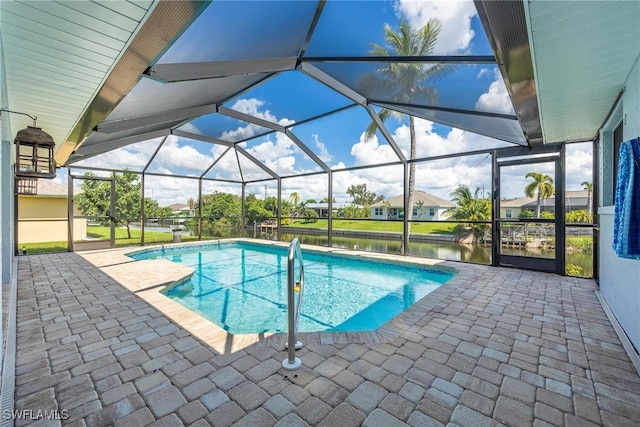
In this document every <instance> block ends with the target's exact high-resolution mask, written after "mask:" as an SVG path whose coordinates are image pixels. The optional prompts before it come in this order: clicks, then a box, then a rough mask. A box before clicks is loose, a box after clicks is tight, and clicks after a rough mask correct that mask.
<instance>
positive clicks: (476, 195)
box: [445, 185, 491, 232]
mask: <svg viewBox="0 0 640 427" xmlns="http://www.w3.org/2000/svg"><path fill="white" fill-rule="evenodd" d="M480 192H481V189H480V187H476V190H475V191H474V192H473V194H472V193H471V190H470V189H469V187H467V186H466V185H461V186H459V187H458V188H456V189H455V190H453V192H452V193H451V194H452V196H453V197H452V200H453V201H454V202H456V206H455V207H453V208H449V209H447V210H446V211H445V212H446V213H448V214H449V219H453V220H457V221H464V220H468V221H489V220H490V219H491V203H489V200H487V199H485V198H482V197H480ZM464 227H466V226H464ZM470 228H471V229H472V230H474V231H476V232H479V231H482V230H484V229H485V228H487V225H483V224H474V225H472V226H471V227H470Z"/></svg>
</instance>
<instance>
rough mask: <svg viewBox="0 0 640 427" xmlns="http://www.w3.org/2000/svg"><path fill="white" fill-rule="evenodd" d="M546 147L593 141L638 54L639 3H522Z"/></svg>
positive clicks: (532, 0) (639, 53)
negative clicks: (561, 143) (562, 143)
mask: <svg viewBox="0 0 640 427" xmlns="http://www.w3.org/2000/svg"><path fill="white" fill-rule="evenodd" d="M525 12H526V13H527V15H528V25H529V31H530V46H531V50H532V53H533V55H532V56H533V67H534V73H535V80H536V87H537V93H538V103H539V108H540V117H541V122H542V129H543V135H544V142H545V143H554V142H562V141H572V140H581V139H593V138H594V137H595V136H596V134H597V132H598V129H599V128H600V127H601V126H602V125H603V124H604V122H605V120H606V119H607V115H608V113H609V111H611V109H612V107H613V106H614V103H615V102H616V99H617V96H618V94H619V93H620V91H621V90H623V89H624V84H625V81H626V80H627V77H628V76H629V72H630V70H631V68H632V67H633V64H634V62H635V61H636V60H637V59H638V57H639V55H640V2H638V1H540V0H531V1H527V2H525Z"/></svg>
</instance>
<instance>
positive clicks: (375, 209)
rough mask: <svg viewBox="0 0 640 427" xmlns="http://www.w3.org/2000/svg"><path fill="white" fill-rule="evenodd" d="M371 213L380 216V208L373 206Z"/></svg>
mask: <svg viewBox="0 0 640 427" xmlns="http://www.w3.org/2000/svg"><path fill="white" fill-rule="evenodd" d="M373 214H374V215H375V216H382V208H374V210H373Z"/></svg>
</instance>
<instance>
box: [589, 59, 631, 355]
mask: <svg viewBox="0 0 640 427" xmlns="http://www.w3.org/2000/svg"><path fill="white" fill-rule="evenodd" d="M639 61H640V57H639V58H638V59H636V63H635V66H634V67H633V69H632V71H631V73H630V75H629V76H628V78H627V82H626V90H625V92H624V94H623V96H622V99H621V101H620V104H619V105H618V106H617V108H616V110H615V111H614V113H613V115H612V117H611V119H610V120H609V122H607V123H606V124H605V126H604V127H603V130H602V132H601V134H600V143H599V144H600V146H599V151H600V153H601V155H600V156H599V157H600V158H599V165H598V175H599V177H600V188H599V196H600V197H599V199H600V208H599V209H598V214H599V215H600V219H599V222H600V244H599V265H600V281H599V282H600V292H601V294H602V296H603V297H604V299H605V300H606V302H607V304H608V305H609V307H610V308H611V310H612V311H613V314H614V315H615V317H616V319H617V320H618V322H619V323H620V326H621V327H622V329H624V331H625V333H626V334H627V336H628V337H629V339H630V341H631V342H632V343H633V345H634V346H635V348H636V350H637V351H640V309H639V308H640V260H634V259H626V258H619V257H618V256H617V255H616V254H615V252H614V251H613V249H612V247H611V245H612V242H613V220H614V216H613V214H614V207H613V206H612V205H613V202H612V201H613V130H614V129H615V128H616V126H618V125H619V124H620V122H622V123H623V139H624V140H625V141H627V140H629V139H632V138H635V137H638V136H640V65H639Z"/></svg>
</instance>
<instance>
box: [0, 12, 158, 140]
mask: <svg viewBox="0 0 640 427" xmlns="http://www.w3.org/2000/svg"><path fill="white" fill-rule="evenodd" d="M155 5H156V2H154V1H151V0H148V1H145V0H143V1H135V2H134V1H118V2H111V1H102V2H86V1H62V2H51V1H4V0H3V1H2V2H0V8H1V13H0V17H1V28H2V43H3V51H4V60H5V67H6V83H7V88H8V89H7V92H8V93H7V95H8V100H9V104H8V106H7V107H8V108H9V109H10V110H13V111H20V112H24V113H28V114H30V115H35V116H37V117H38V121H37V125H38V126H39V127H41V128H43V129H45V130H46V131H47V133H49V134H51V136H52V137H53V139H54V141H56V143H57V147H58V148H59V147H60V144H61V143H62V142H63V141H65V140H66V138H67V136H68V135H69V134H70V132H71V129H72V128H73V126H74V125H75V124H76V122H77V121H78V118H79V117H80V116H81V115H82V113H83V112H84V110H85V109H86V107H87V105H88V104H89V103H90V102H91V101H92V99H93V98H94V97H95V95H96V93H97V91H98V89H99V88H100V87H101V86H102V83H103V82H104V80H105V78H106V77H107V76H108V75H109V73H110V71H111V70H112V69H113V67H114V66H115V64H116V63H117V61H118V59H119V58H120V56H121V54H122V52H123V50H124V49H125V48H126V47H127V46H128V44H129V43H130V41H131V39H132V36H133V35H134V34H135V33H136V32H137V31H138V29H139V27H140V25H141V23H143V22H144V20H145V19H146V17H147V16H148V14H149V13H150V11H151V10H152V9H153V7H154V6H155ZM11 124H12V129H13V131H14V132H15V131H16V130H17V129H21V128H24V127H26V126H27V125H31V124H32V123H31V120H30V119H29V118H27V117H23V116H18V115H11Z"/></svg>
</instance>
